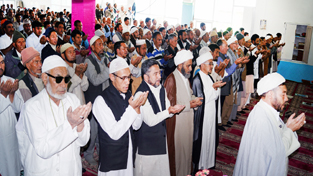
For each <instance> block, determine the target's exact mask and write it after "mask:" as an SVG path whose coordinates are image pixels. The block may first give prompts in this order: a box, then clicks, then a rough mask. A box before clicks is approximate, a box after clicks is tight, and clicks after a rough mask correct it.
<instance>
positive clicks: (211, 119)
mask: <svg viewBox="0 0 313 176" xmlns="http://www.w3.org/2000/svg"><path fill="white" fill-rule="evenodd" d="M199 73H200V77H201V79H202V83H203V92H204V95H205V102H204V104H205V107H204V115H203V128H202V143H201V153H200V160H199V168H198V169H208V168H211V167H213V166H214V165H215V163H214V161H215V147H216V145H215V144H216V141H215V140H216V103H215V100H217V98H218V97H219V92H220V91H219V90H215V89H214V88H213V82H212V80H211V78H210V77H209V76H208V75H206V74H205V73H203V72H202V71H199Z"/></svg>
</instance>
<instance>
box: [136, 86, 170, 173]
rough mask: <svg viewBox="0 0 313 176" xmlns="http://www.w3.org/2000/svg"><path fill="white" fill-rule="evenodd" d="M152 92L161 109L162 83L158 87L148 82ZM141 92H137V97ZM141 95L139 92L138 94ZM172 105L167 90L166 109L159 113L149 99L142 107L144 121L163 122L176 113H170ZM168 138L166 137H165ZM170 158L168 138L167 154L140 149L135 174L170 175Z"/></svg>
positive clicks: (150, 123) (152, 124) (150, 124)
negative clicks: (141, 152) (154, 110)
mask: <svg viewBox="0 0 313 176" xmlns="http://www.w3.org/2000/svg"><path fill="white" fill-rule="evenodd" d="M147 85H148V86H149V88H150V90H151V92H149V93H152V94H153V95H154V97H155V99H156V101H157V103H158V106H159V109H162V106H161V102H160V90H161V87H162V86H161V85H160V86H158V87H157V88H155V87H153V86H151V85H150V84H148V83H147ZM138 93H139V92H137V93H136V95H135V97H136V96H137V94H138ZM138 95H139V94H138ZM170 106H171V103H170V101H169V100H168V98H167V93H166V91H165V110H164V111H161V112H159V113H157V114H154V112H153V109H152V106H151V104H150V103H149V101H148V100H147V101H146V103H145V104H144V105H143V106H141V107H140V112H141V116H142V118H143V121H144V122H145V123H146V124H147V125H148V126H150V127H153V126H155V125H157V124H158V123H161V122H162V121H163V120H165V119H167V118H169V117H172V116H173V115H174V114H169V112H168V108H169V107H170ZM165 140H166V138H165ZM169 166H170V164H169V158H168V150H167V140H166V154H162V155H140V154H138V150H137V153H136V161H135V172H134V173H135V176H146V175H149V176H159V175H162V176H170V168H169Z"/></svg>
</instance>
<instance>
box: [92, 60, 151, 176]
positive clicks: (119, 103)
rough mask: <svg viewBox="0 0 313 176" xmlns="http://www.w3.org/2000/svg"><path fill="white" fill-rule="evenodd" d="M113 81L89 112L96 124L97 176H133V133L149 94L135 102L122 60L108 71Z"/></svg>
mask: <svg viewBox="0 0 313 176" xmlns="http://www.w3.org/2000/svg"><path fill="white" fill-rule="evenodd" d="M109 73H110V75H109V76H110V80H111V81H112V82H111V83H110V85H109V87H108V88H106V89H105V90H104V91H103V93H102V94H101V95H99V96H98V97H97V98H96V100H95V102H94V106H93V108H92V112H93V115H94V117H95V118H96V119H97V122H98V125H99V126H98V137H99V144H100V145H99V148H100V149H99V152H100V153H99V171H98V175H99V176H132V175H133V159H134V157H133V156H134V154H135V153H134V151H135V150H134V149H135V148H134V146H133V145H134V136H133V129H134V130H138V129H139V128H140V126H141V124H142V118H141V114H140V106H141V105H143V104H144V102H145V101H146V100H147V96H148V92H144V93H142V94H141V95H140V96H138V97H137V98H136V99H134V98H133V97H132V95H131V92H130V91H129V90H128V87H129V83H130V78H131V73H130V69H129V66H128V64H127V63H126V61H125V59H123V58H116V59H114V60H113V61H112V62H111V64H110V68H109Z"/></svg>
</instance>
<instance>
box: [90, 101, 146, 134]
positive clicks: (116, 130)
mask: <svg viewBox="0 0 313 176" xmlns="http://www.w3.org/2000/svg"><path fill="white" fill-rule="evenodd" d="M92 112H93V114H94V116H95V118H96V119H97V121H98V123H99V125H100V126H101V128H102V129H103V130H104V131H105V132H106V133H107V134H108V135H109V136H110V138H112V139H113V140H118V139H119V138H121V137H122V136H123V135H124V134H125V133H126V132H127V131H128V130H129V128H130V126H131V125H132V124H133V123H134V121H135V120H136V119H137V118H141V117H140V114H137V112H136V111H135V110H134V109H133V108H132V107H131V106H130V105H129V106H128V107H127V108H126V110H125V112H124V114H123V115H122V117H121V119H120V120H119V121H116V120H115V117H114V114H113V112H112V111H111V109H110V108H109V107H108V105H107V104H106V102H105V101H104V99H103V98H102V97H101V96H98V97H97V98H96V100H95V102H94V104H93V107H92Z"/></svg>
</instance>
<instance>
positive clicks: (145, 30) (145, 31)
mask: <svg viewBox="0 0 313 176" xmlns="http://www.w3.org/2000/svg"><path fill="white" fill-rule="evenodd" d="M148 32H151V31H150V30H149V29H144V30H143V35H146V34H147V33H148Z"/></svg>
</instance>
